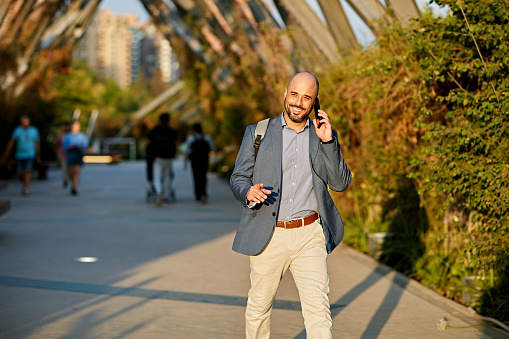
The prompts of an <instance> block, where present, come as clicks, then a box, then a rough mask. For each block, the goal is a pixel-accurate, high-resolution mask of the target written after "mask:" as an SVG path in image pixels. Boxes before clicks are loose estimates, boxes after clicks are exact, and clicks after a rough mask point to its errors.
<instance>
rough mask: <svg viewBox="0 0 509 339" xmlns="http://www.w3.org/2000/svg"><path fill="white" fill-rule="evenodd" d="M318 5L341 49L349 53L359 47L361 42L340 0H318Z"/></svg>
mask: <svg viewBox="0 0 509 339" xmlns="http://www.w3.org/2000/svg"><path fill="white" fill-rule="evenodd" d="M318 5H319V6H320V9H321V10H322V13H323V16H324V17H325V20H326V21H327V26H329V30H330V31H331V33H332V36H333V37H334V40H336V43H337V45H338V46H339V49H340V51H341V52H342V53H343V54H347V53H348V51H349V50H352V49H358V48H359V43H358V42H357V38H356V37H355V34H354V33H353V30H352V26H350V22H349V21H348V18H347V17H346V15H345V11H344V10H343V7H342V6H341V3H340V2H339V0H318Z"/></svg>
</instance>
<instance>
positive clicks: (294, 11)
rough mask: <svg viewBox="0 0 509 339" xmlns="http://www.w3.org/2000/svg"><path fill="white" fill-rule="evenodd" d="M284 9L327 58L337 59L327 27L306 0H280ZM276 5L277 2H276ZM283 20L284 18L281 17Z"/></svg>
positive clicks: (334, 45) (333, 42)
mask: <svg viewBox="0 0 509 339" xmlns="http://www.w3.org/2000/svg"><path fill="white" fill-rule="evenodd" d="M279 2H280V3H281V4H282V5H283V6H284V7H285V9H286V10H287V11H288V12H289V13H290V14H291V15H292V16H293V18H294V19H295V21H296V22H297V23H298V24H299V25H300V26H301V28H302V29H303V30H304V31H305V32H306V33H307V35H308V36H309V37H311V39H313V41H314V43H315V44H316V46H317V47H318V49H319V50H320V52H321V54H323V55H324V56H325V57H326V59H327V60H329V61H331V62H334V61H338V60H339V59H340V58H341V56H340V54H339V53H338V52H337V45H336V41H335V40H334V38H333V36H332V34H331V32H330V31H329V28H328V27H327V26H325V24H324V23H323V22H322V21H321V20H320V18H318V16H317V15H316V13H315V12H314V11H313V10H312V9H311V7H309V5H308V4H307V2H306V0H280V1H279ZM276 5H277V2H276ZM283 20H285V19H284V18H283Z"/></svg>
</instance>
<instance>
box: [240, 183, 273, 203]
mask: <svg viewBox="0 0 509 339" xmlns="http://www.w3.org/2000/svg"><path fill="white" fill-rule="evenodd" d="M271 193H272V191H270V190H268V189H265V188H263V184H256V185H253V186H251V188H250V189H249V191H247V195H246V199H247V200H248V201H253V202H255V203H257V204H260V203H262V202H264V201H265V199H267V195H270V194H271Z"/></svg>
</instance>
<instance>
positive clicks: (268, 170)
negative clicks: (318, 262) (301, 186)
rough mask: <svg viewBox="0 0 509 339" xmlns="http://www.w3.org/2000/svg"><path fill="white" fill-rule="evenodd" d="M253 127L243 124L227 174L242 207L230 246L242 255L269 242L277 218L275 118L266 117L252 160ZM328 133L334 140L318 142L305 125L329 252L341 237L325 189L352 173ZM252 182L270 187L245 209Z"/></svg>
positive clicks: (338, 186) (341, 184)
mask: <svg viewBox="0 0 509 339" xmlns="http://www.w3.org/2000/svg"><path fill="white" fill-rule="evenodd" d="M255 128H256V125H251V126H248V127H247V128H246V132H245V134H244V139H243V140H242V145H241V146H240V150H239V154H238V155H237V160H236V162H235V169H234V170H233V174H232V176H231V178H230V187H231V189H232V192H233V194H234V195H235V197H236V198H237V200H239V201H240V202H241V203H242V205H243V206H244V209H243V211H242V215H241V217H240V223H239V226H238V228H237V234H236V235H235V240H234V242H233V250H234V251H236V252H239V253H243V254H247V255H256V254H259V253H260V252H261V251H262V250H263V249H264V248H265V246H266V245H267V244H268V243H269V241H270V238H271V236H272V233H273V231H274V227H275V225H276V222H277V219H278V213H279V203H280V197H281V194H280V189H281V178H282V170H281V161H282V160H281V159H282V156H283V131H282V126H281V116H279V117H277V118H275V119H271V120H270V123H269V127H268V128H267V132H266V134H265V137H264V138H263V140H262V143H261V145H260V150H259V151H258V157H257V159H256V163H255V161H254V147H253V144H254V130H255ZM332 132H333V136H334V139H335V142H334V143H332V144H325V145H324V144H321V142H320V139H319V138H318V136H317V135H316V132H315V127H314V125H313V124H312V123H310V124H309V158H310V163H311V172H312V175H313V188H314V191H315V195H316V200H317V202H318V209H319V211H318V212H319V214H320V219H321V223H322V227H323V233H324V235H325V240H326V247H327V252H328V253H330V252H332V250H333V249H334V248H335V247H336V246H337V245H338V244H339V243H340V242H341V239H343V221H342V220H341V216H340V215H339V212H338V210H337V208H336V206H335V205H334V202H333V201H332V198H331V196H330V194H329V191H328V188H329V189H331V190H333V191H336V192H341V191H344V190H345V189H346V188H347V187H348V186H349V185H350V181H351V177H352V176H351V173H350V170H349V169H348V166H347V165H346V163H345V161H344V160H343V156H342V155H341V151H340V146H339V143H338V141H337V140H338V137H337V133H336V131H332ZM257 183H263V184H264V187H265V188H266V189H269V190H271V191H272V194H271V195H270V196H269V197H268V198H267V199H266V200H265V202H264V203H262V204H257V205H256V206H255V207H254V208H248V207H247V206H246V195H247V191H248V190H249V188H250V187H251V186H252V185H253V184H257ZM327 187H328V188H327Z"/></svg>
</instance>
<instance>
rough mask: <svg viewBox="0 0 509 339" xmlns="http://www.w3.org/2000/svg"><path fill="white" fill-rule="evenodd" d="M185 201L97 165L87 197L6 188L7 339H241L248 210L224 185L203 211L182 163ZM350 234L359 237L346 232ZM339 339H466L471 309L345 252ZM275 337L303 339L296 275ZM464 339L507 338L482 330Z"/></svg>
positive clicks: (0, 271)
mask: <svg viewBox="0 0 509 339" xmlns="http://www.w3.org/2000/svg"><path fill="white" fill-rule="evenodd" d="M175 169H176V181H175V186H176V192H177V202H176V203H170V204H167V205H163V206H161V207H156V206H155V205H153V204H148V203H146V202H145V190H146V188H147V185H146V183H145V165H144V163H143V162H121V163H118V164H116V165H95V164H94V165H86V166H85V167H84V168H83V171H82V181H81V187H80V195H79V196H77V197H75V196H71V195H70V194H69V192H68V191H67V190H66V189H63V188H62V187H61V183H60V173H59V172H58V170H57V169H51V170H50V171H49V173H48V179H47V180H44V181H37V182H34V183H33V185H32V188H31V196H30V197H28V198H26V197H22V196H21V195H20V193H19V191H20V186H19V184H18V183H17V182H15V181H10V182H8V186H7V187H6V188H5V189H3V190H0V199H10V200H11V210H10V211H8V212H7V213H6V214H4V215H2V216H1V217H0V303H1V305H2V307H0V337H3V338H97V337H99V338H242V337H243V336H244V310H245V307H244V306H245V303H246V296H247V292H248V289H249V260H248V258H247V257H245V256H244V255H241V254H237V253H235V252H233V251H232V250H231V245H232V241H233V237H234V232H235V229H236V226H237V221H238V219H239V216H240V211H241V208H242V207H241V204H240V203H238V202H237V201H236V200H235V199H234V198H233V195H232V194H231V192H230V189H229V187H228V183H227V182H226V181H225V180H223V179H219V178H217V177H215V176H213V175H211V176H210V178H209V179H210V180H209V196H210V200H209V203H208V204H206V205H203V204H201V203H197V202H195V200H194V196H193V189H192V182H191V173H190V171H189V170H188V171H187V172H186V171H184V170H183V163H182V161H177V162H176V163H175ZM345 230H346V232H348V225H346V226H345ZM329 271H330V300H331V304H332V314H333V319H334V334H335V337H336V338H391V339H392V338H451V339H452V338H457V336H458V331H451V330H445V331H440V330H438V329H437V328H436V325H437V323H438V322H439V320H440V319H442V318H443V317H444V316H445V317H447V318H448V319H449V320H450V323H449V326H468V325H475V324H478V323H479V322H478V321H476V320H475V319H474V318H473V317H472V316H471V315H470V314H469V312H468V311H467V310H466V308H465V307H463V306H460V305H458V304H456V303H454V302H452V301H450V300H448V299H445V298H443V297H441V296H439V295H438V294H436V293H434V292H432V291H430V290H428V289H426V288H424V287H422V286H421V285H419V284H418V283H417V282H415V281H411V280H408V279H407V278H406V277H404V276H402V275H401V274H398V273H395V272H393V271H391V270H390V269H389V268H387V267H385V266H382V265H379V264H377V263H376V262H375V261H374V260H373V259H371V258H370V257H368V256H366V255H364V254H361V253H359V252H356V251H354V250H352V249H350V248H347V247H340V248H338V249H336V250H335V251H334V252H333V253H332V254H331V255H330V256H329ZM272 333H273V337H274V338H305V331H304V326H303V321H302V316H301V314H300V305H299V298H298V293H297V290H296V288H295V285H294V283H293V280H292V277H291V274H290V273H287V275H286V276H285V277H284V279H283V281H282V284H281V287H280V289H279V291H278V294H277V297H276V302H275V304H274V311H273V318H272ZM461 336H462V338H464V339H474V338H476V339H477V338H503V337H504V335H503V334H501V333H500V332H498V331H496V330H494V329H492V328H489V327H487V326H485V327H478V328H468V329H462V330H461Z"/></svg>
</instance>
